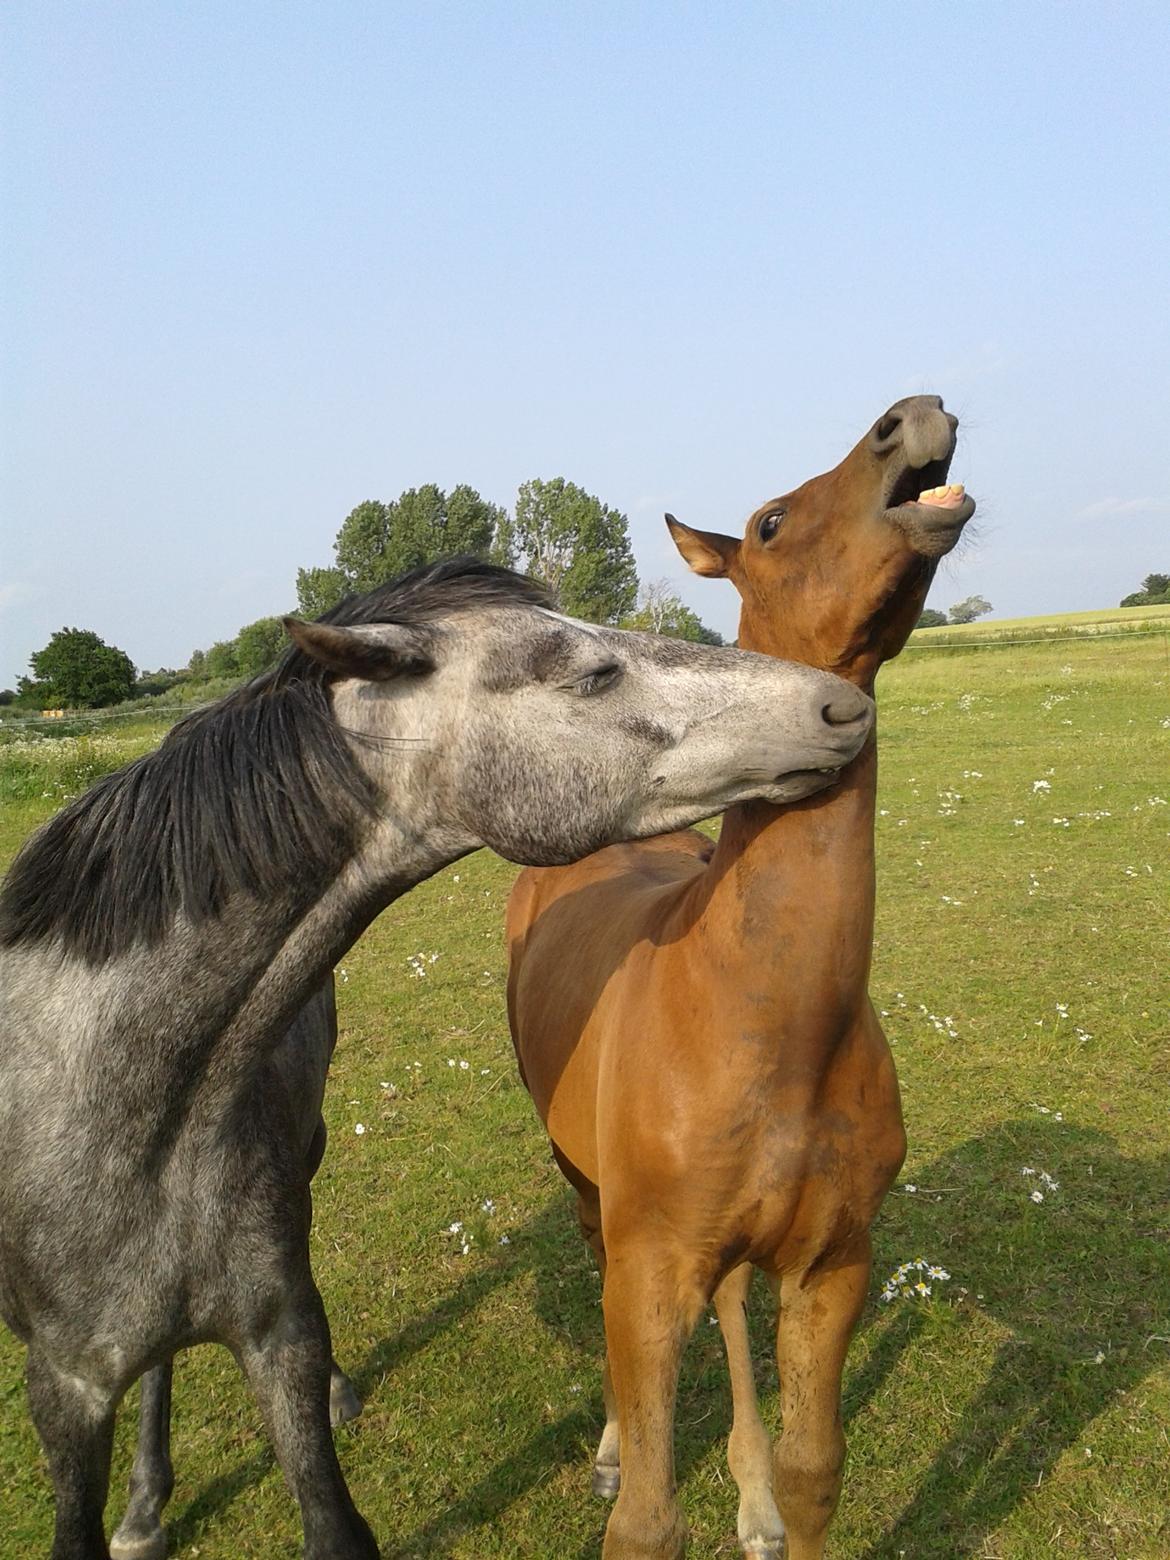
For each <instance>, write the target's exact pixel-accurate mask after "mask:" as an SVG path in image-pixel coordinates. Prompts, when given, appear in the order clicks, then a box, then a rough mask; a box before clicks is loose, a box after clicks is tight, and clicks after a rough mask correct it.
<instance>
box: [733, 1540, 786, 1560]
mask: <svg viewBox="0 0 1170 1560" xmlns="http://www.w3.org/2000/svg"><path fill="white" fill-rule="evenodd" d="M787 1550H788V1546H787V1545H786V1544H785V1542H784V1540H783V1539H781V1540H780V1542H779V1543H778V1544H745V1545H744V1550H743V1553H744V1560H784V1556H785V1554H786V1553H787Z"/></svg>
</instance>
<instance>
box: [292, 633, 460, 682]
mask: <svg viewBox="0 0 1170 1560" xmlns="http://www.w3.org/2000/svg"><path fill="white" fill-rule="evenodd" d="M283 622H284V628H285V632H286V633H287V634H288V637H289V638H290V639H291V640H292V642H293V644H294V645H296V647H297V649H298V650H303V651H304V653H305V654H306V655H307V656H311V657H312V658H313V660H314V661H318V662H319V663H320V664H321V665H322V666H324V667H326V668H327V670H329V671H331V672H335V673H336V674H337V675H338V676H339V677H360V678H363V679H364V680H365V681H366V682H389V681H390V679H391V678H392V677H407V676H415V677H417V676H419V675H420V674H421V673H423V672H431V671H434V668H435V662H434V657H433V656H432V655H431V651H430V644H429V642H428V638H427V635H426V634H425V632H424V631H422V630H420V629H417V628H407V627H405V626H404V625H403V624H401V623H370V624H366V625H363V626H362V627H360V628H338V627H336V626H335V625H334V624H332V623H302V622H301V620H300V618H293V617H286V618H284V619H283Z"/></svg>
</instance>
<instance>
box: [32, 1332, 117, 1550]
mask: <svg viewBox="0 0 1170 1560" xmlns="http://www.w3.org/2000/svg"><path fill="white" fill-rule="evenodd" d="M25 1380H26V1382H27V1385H28V1404H29V1408H30V1410H31V1412H32V1417H33V1423H34V1424H35V1425H36V1427H37V1433H38V1434H39V1435H40V1438H41V1443H42V1445H43V1446H44V1448H45V1455H46V1457H47V1458H48V1462H49V1472H50V1474H51V1475H52V1479H53V1494H54V1497H55V1499H56V1508H57V1509H56V1525H55V1527H54V1531H53V1549H52V1555H51V1560H109V1553H110V1552H109V1550H108V1549H107V1548H106V1535H105V1529H104V1528H103V1526H102V1513H103V1511H104V1510H105V1505H106V1495H107V1493H108V1491H109V1487H110V1453H111V1451H112V1449H113V1444H114V1409H115V1402H114V1399H113V1398H111V1397H110V1396H108V1395H107V1394H106V1393H105V1392H104V1391H103V1390H102V1389H101V1388H99V1387H98V1386H97V1385H96V1383H93V1382H87V1381H82V1380H80V1379H79V1378H78V1377H76V1376H72V1375H68V1374H66V1373H63V1372H61V1371H59V1370H58V1369H57V1367H56V1366H55V1365H53V1364H51V1363H50V1361H49V1360H48V1359H47V1358H46V1357H45V1356H44V1355H42V1354H40V1353H38V1351H37V1350H36V1349H35V1348H30V1349H29V1352H28V1365H27V1367H26V1371H25Z"/></svg>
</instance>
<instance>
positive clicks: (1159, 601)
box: [1121, 574, 1170, 607]
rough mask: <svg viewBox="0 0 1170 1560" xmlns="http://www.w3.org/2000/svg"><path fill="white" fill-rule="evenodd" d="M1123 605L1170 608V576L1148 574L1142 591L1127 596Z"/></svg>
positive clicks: (1143, 582)
mask: <svg viewBox="0 0 1170 1560" xmlns="http://www.w3.org/2000/svg"><path fill="white" fill-rule="evenodd" d="M1121 605H1122V606H1123V607H1160V606H1170V574H1147V575H1146V577H1145V579H1144V580H1143V581H1142V588H1141V590H1135V591H1134V593H1133V595H1132V596H1126V597H1125V599H1124V600H1123V601H1122V603H1121Z"/></svg>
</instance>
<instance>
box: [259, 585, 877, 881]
mask: <svg viewBox="0 0 1170 1560" xmlns="http://www.w3.org/2000/svg"><path fill="white" fill-rule="evenodd" d="M512 578H513V579H515V576H512ZM496 583H497V585H498V583H499V581H498V579H497V581H496ZM286 626H287V628H288V632H289V634H290V637H291V638H292V640H293V642H294V644H295V645H296V647H297V649H298V650H299V651H300V652H301V654H302V655H303V656H306V657H309V658H310V659H311V660H313V661H316V662H317V663H318V664H319V665H321V666H323V667H324V668H326V669H327V670H328V672H329V674H330V677H331V682H332V699H333V709H334V714H335V718H336V719H337V721H338V723H339V725H340V726H341V728H342V730H343V731H344V732H345V733H346V734H347V736H348V737H349V739H350V740H351V741H352V743H353V745H354V748H353V750H354V755H355V758H356V759H357V761H358V763H359V764H360V765H361V766H362V768H363V769H364V770H365V771H366V773H367V775H368V776H369V779H370V781H371V783H372V784H373V786H374V787H375V789H376V790H377V791H379V792H381V793H382V794H383V795H385V796H386V797H387V798H388V799H390V800H391V801H392V804H393V806H394V808H395V810H396V812H397V813H398V814H399V815H400V816H401V815H403V813H405V815H406V816H409V817H410V818H412V819H413V820H414V821H415V823H416V825H417V826H418V827H419V828H420V829H425V830H427V831H435V830H437V831H442V832H445V833H446V835H447V841H448V844H449V846H450V848H451V849H456V848H459V849H472V848H474V847H475V846H477V845H481V844H483V845H489V846H491V847H492V849H494V850H496V851H498V852H499V853H500V854H501V855H504V856H507V857H508V858H510V859H511V860H513V861H518V862H523V863H529V864H535V865H547V864H550V863H554V862H562V861H569V860H573V859H575V858H577V857H579V856H582V855H585V854H588V853H589V852H590V851H593V850H596V849H598V848H600V847H601V846H603V845H606V844H609V843H612V842H614V841H617V840H623V839H635V838H640V837H643V836H646V835H652V834H660V833H664V832H666V831H668V830H670V829H676V828H681V827H683V826H685V825H687V824H690V823H693V822H695V821H697V820H698V819H699V818H702V817H705V816H708V815H709V814H711V813H713V812H718V811H720V810H722V809H723V808H725V807H728V806H730V805H731V804H732V803H735V802H740V801H746V800H750V799H753V798H762V799H765V800H768V801H772V802H788V801H795V800H797V799H799V798H801V797H805V796H808V795H810V794H811V793H812V792H814V791H817V790H820V789H822V788H823V787H824V786H826V785H828V784H831V783H832V780H833V779H834V778H835V776H836V774H837V773H838V772H839V770H840V769H841V767H842V766H843V765H845V764H847V763H848V762H849V761H850V760H851V759H852V758H853V757H854V756H855V754H856V753H857V752H858V751H859V749H860V747H861V745H862V743H863V742H864V741H865V738H866V736H867V735H868V733H869V731H870V728H871V724H872V719H873V707H872V705H871V703H870V701H869V700H868V699H867V698H866V697H865V695H864V694H861V693H859V692H858V690H856V689H855V688H853V687H851V686H850V685H848V684H847V683H844V682H842V681H840V680H839V679H837V678H836V677H833V676H830V675H829V674H828V673H825V672H820V671H816V670H813V669H812V668H810V667H807V666H798V665H796V664H793V663H790V662H784V661H777V660H774V659H772V658H771V657H765V656H759V655H754V654H751V653H750V652H747V651H740V650H731V649H722V648H719V649H716V648H712V647H710V646H705V645H694V644H688V643H684V642H682V641H679V640H673V639H666V638H663V637H660V636H657V635H653V634H642V633H627V632H623V631H621V630H618V629H611V628H599V627H596V626H594V625H592V624H588V623H581V622H577V621H575V620H573V619H571V618H566V617H563V616H561V615H560V614H558V613H556V612H554V611H552V610H550V609H549V608H548V607H547V606H545V605H544V604H543V603H542V601H541V600H540V598H539V597H531V596H525V594H524V592H523V591H521V592H520V593H519V594H517V595H516V596H514V597H513V599H512V600H510V601H509V600H507V599H501V598H500V597H499V595H498V594H489V595H488V596H485V598H484V599H483V600H482V601H481V602H477V601H476V599H475V596H474V592H471V593H462V594H460V596H459V597H458V599H457V600H456V601H455V602H454V603H453V604H451V605H450V606H449V608H448V609H447V610H444V607H443V604H442V601H441V599H440V598H439V597H438V596H436V597H435V600H434V602H433V603H432V604H430V605H429V606H428V608H427V610H426V611H425V612H418V611H409V610H407V611H401V612H400V613H399V614H398V616H397V618H396V620H394V621H388V620H383V621H376V622H365V623H343V622H339V621H334V622H320V623H301V622H298V621H296V620H295V619H289V620H287V624H286Z"/></svg>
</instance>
